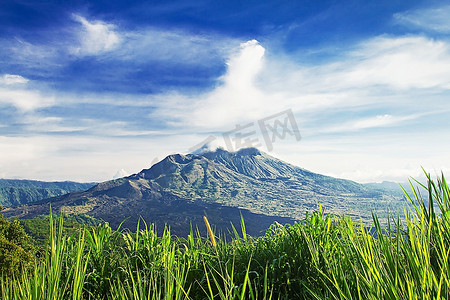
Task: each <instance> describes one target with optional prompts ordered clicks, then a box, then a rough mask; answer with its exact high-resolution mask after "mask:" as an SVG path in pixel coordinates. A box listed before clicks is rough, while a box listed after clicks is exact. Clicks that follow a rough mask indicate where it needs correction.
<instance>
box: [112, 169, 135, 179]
mask: <svg viewBox="0 0 450 300" xmlns="http://www.w3.org/2000/svg"><path fill="white" fill-rule="evenodd" d="M130 175H131V174H130V173H128V172H127V171H125V170H124V169H120V170H117V172H116V174H115V175H114V176H113V178H112V179H119V178H122V177H127V176H130Z"/></svg>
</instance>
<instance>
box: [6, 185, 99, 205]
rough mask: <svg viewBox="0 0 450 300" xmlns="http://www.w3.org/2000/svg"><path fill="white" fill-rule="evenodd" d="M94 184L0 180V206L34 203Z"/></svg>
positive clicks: (82, 189)
mask: <svg viewBox="0 0 450 300" xmlns="http://www.w3.org/2000/svg"><path fill="white" fill-rule="evenodd" d="M94 185H95V183H78V182H72V181H63V182H43V181H35V180H17V179H0V205H3V206H5V207H7V206H14V205H20V204H26V203H31V202H36V201H39V200H43V199H47V198H51V197H56V196H60V195H64V194H67V193H71V192H77V191H85V190H87V189H89V188H91V187H92V186H94Z"/></svg>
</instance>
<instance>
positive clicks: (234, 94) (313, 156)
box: [0, 0, 450, 182]
mask: <svg viewBox="0 0 450 300" xmlns="http://www.w3.org/2000/svg"><path fill="white" fill-rule="evenodd" d="M61 2H62V3H61ZM449 90H450V2H446V1H126V2H125V1H26V0H22V1H3V2H2V3H0V178H30V179H40V180H77V181H102V180H108V179H111V178H112V177H113V176H115V175H125V174H131V173H135V172H138V171H140V170H141V169H143V168H148V167H149V166H150V165H151V164H152V163H154V162H155V161H157V160H158V159H162V158H163V157H164V156H166V155H168V154H171V153H180V152H181V153H188V152H190V151H192V149H193V148H195V147H194V146H195V145H201V144H202V142H204V141H207V140H210V141H211V145H212V147H215V146H222V147H227V144H226V141H225V137H226V135H224V133H227V132H232V131H233V130H234V129H235V128H236V126H237V125H239V126H241V127H245V126H246V125H251V126H247V127H246V129H245V130H247V133H252V137H251V138H252V140H253V141H256V142H255V146H258V145H259V147H260V148H261V150H263V151H266V152H269V154H270V155H273V156H276V157H279V158H281V159H283V160H285V161H288V162H290V163H293V164H296V165H298V166H301V167H304V168H307V169H309V170H311V171H315V172H319V173H323V174H328V175H332V176H336V177H343V178H348V179H352V180H356V181H359V182H371V181H382V180H393V181H402V182H403V181H405V180H406V179H407V177H408V176H414V177H420V176H421V169H420V168H421V166H423V167H424V168H426V169H427V170H428V171H429V172H431V173H433V174H434V173H438V172H440V171H443V172H444V173H445V172H448V171H449V170H450V156H449V155H448V150H449V149H450V138H449V137H450V126H449V125H450V121H449V118H448V115H449V112H450V105H449V103H448V101H449V100H450V99H449V95H450V93H449V92H450V91H449ZM285 111H292V112H293V116H294V118H295V122H296V124H297V126H298V129H299V131H300V133H301V140H300V141H298V139H296V138H295V136H293V135H290V134H286V135H285V136H284V137H282V138H281V135H280V136H279V137H278V138H277V139H276V140H275V141H274V142H273V145H272V147H271V148H270V147H268V145H267V143H265V142H264V141H265V140H264V135H263V132H262V131H261V127H258V124H259V123H258V121H260V120H263V119H265V118H269V117H271V116H275V115H276V114H278V113H280V112H285ZM280 120H281V119H280ZM281 121H283V120H281ZM280 124H281V123H280ZM280 129H281V127H280ZM234 141H235V140H234ZM235 146H236V147H238V145H235ZM116 173H117V174H116Z"/></svg>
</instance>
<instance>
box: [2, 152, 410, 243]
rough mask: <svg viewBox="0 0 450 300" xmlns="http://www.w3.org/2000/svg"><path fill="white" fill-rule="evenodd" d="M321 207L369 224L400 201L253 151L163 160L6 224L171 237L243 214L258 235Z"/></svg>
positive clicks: (20, 212) (28, 210)
mask: <svg viewBox="0 0 450 300" xmlns="http://www.w3.org/2000/svg"><path fill="white" fill-rule="evenodd" d="M318 203H321V204H322V206H323V207H324V209H325V212H332V213H336V214H347V215H351V216H354V217H357V218H359V217H361V218H362V219H363V220H369V219H370V217H371V211H372V210H373V211H378V212H385V211H386V209H387V208H388V207H391V208H394V209H395V208H399V207H400V206H402V205H403V203H404V200H403V198H402V197H398V196H394V195H391V194H389V193H387V192H384V191H383V190H382V189H380V188H372V187H370V186H366V185H363V184H358V183H356V182H353V181H350V180H344V179H337V178H333V177H329V176H324V175H320V174H316V173H313V172H310V171H308V170H305V169H302V168H300V167H296V166H294V165H291V164H288V163H286V162H283V161H281V160H279V159H276V158H274V157H272V156H270V155H268V154H265V153H263V152H261V151H259V150H258V149H255V148H247V149H242V150H240V151H237V152H228V151H225V150H222V149H217V150H216V151H213V152H206V153H203V154H188V155H182V154H175V155H170V156H168V157H166V158H165V159H163V160H162V161H160V162H159V163H157V164H155V165H153V166H152V167H151V168H150V169H145V170H142V171H141V172H139V173H138V174H134V175H131V176H129V177H125V178H120V179H117V180H113V181H107V182H103V183H99V184H97V185H96V186H94V187H92V188H91V189H89V190H87V191H84V192H76V193H70V194H67V195H63V196H59V197H56V198H52V199H49V200H43V201H41V202H39V203H35V204H30V205H23V206H18V207H14V208H7V209H5V210H3V211H2V213H3V214H4V215H5V216H6V217H11V216H17V217H19V218H31V217H33V216H36V215H40V214H47V213H48V212H49V209H50V205H51V207H52V210H53V211H56V212H59V211H62V212H64V213H67V214H77V213H84V214H87V215H90V216H93V217H95V218H99V219H103V220H105V221H107V222H109V223H110V224H111V225H112V226H113V227H117V226H118V225H119V224H120V223H121V222H122V221H123V220H125V219H126V220H125V222H124V226H125V227H129V228H131V229H133V228H135V227H136V222H137V220H138V219H139V218H140V217H142V218H143V219H144V220H145V221H146V222H147V223H155V224H156V226H157V228H159V229H162V227H163V226H164V224H165V223H167V224H169V225H170V226H171V228H172V232H173V233H175V234H187V233H188V231H189V228H190V224H193V226H194V227H195V226H199V228H200V227H202V226H203V223H202V222H203V221H202V216H203V215H206V216H208V219H209V220H210V223H212V224H214V225H215V226H217V227H218V228H219V229H221V230H226V229H227V228H228V229H229V224H230V222H233V224H235V225H236V224H239V220H240V214H242V215H243V217H244V219H245V222H246V224H247V227H248V232H249V233H250V234H261V232H263V231H264V230H265V229H266V228H267V227H268V226H269V225H270V224H271V223H273V222H274V221H278V222H280V223H289V222H293V221H295V220H300V219H302V218H304V216H305V213H306V212H307V211H313V210H316V209H317V207H318Z"/></svg>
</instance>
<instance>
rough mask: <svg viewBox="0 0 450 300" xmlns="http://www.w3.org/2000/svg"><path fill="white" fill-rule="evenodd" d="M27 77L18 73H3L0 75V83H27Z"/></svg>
mask: <svg viewBox="0 0 450 300" xmlns="http://www.w3.org/2000/svg"><path fill="white" fill-rule="evenodd" d="M27 82H28V79H26V78H24V77H22V76H20V75H12V74H4V75H3V76H2V77H0V85H1V84H6V85H11V84H23V83H27Z"/></svg>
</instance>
